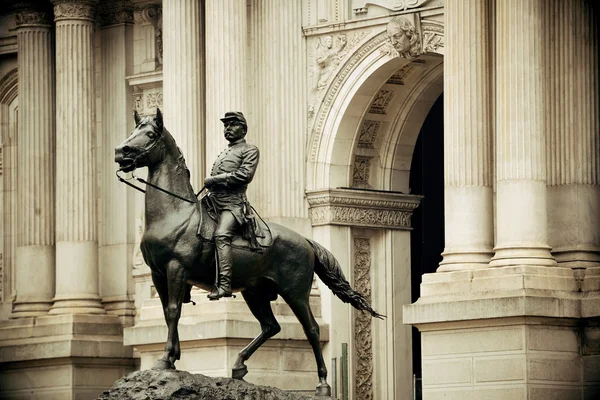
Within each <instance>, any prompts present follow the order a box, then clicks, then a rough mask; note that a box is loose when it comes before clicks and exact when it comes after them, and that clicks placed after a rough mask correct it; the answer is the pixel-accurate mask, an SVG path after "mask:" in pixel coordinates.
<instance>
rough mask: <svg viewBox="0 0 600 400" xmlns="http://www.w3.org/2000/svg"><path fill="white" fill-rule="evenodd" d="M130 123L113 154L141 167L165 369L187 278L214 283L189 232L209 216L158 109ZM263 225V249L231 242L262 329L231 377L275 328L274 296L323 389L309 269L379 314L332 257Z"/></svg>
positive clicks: (173, 356) (208, 228)
mask: <svg viewBox="0 0 600 400" xmlns="http://www.w3.org/2000/svg"><path fill="white" fill-rule="evenodd" d="M135 125H136V126H135V129H134V130H133V132H132V133H131V135H130V136H129V138H128V139H127V140H125V141H124V142H123V143H122V144H121V145H120V146H119V147H117V148H116V149H115V161H116V162H117V163H118V164H119V170H120V171H124V172H130V171H133V170H134V169H136V168H140V167H148V180H147V184H148V186H147V190H146V198H145V200H146V227H145V231H144V235H143V237H142V241H141V250H142V254H143V256H144V260H145V262H146V264H148V265H149V266H150V269H151V271H152V281H153V282H154V286H155V287H156V290H157V292H158V295H159V297H160V301H161V303H162V307H163V312H164V316H165V320H166V323H167V327H168V337H167V343H166V346H165V352H164V354H163V356H162V357H161V358H160V359H159V360H158V361H157V362H156V364H155V365H154V367H153V369H171V368H175V367H174V364H175V361H176V360H178V359H179V358H180V355H181V350H180V347H179V335H178V332H177V324H178V322H179V317H180V315H181V306H182V303H183V301H184V296H185V295H186V293H187V290H186V289H188V288H189V286H188V285H190V284H191V285H195V286H198V287H200V288H202V289H205V290H211V289H212V287H213V283H214V282H215V249H214V244H212V243H211V242H209V241H206V240H202V239H201V237H198V236H197V231H198V226H199V225H200V224H201V229H200V230H201V233H203V235H202V236H204V237H210V233H211V232H212V231H214V229H215V226H216V223H215V222H214V221H213V220H212V219H211V218H210V217H209V215H208V213H207V210H206V209H205V207H204V206H203V204H202V203H203V202H201V201H197V199H196V195H195V194H194V191H193V189H192V186H191V184H190V174H189V170H188V169H187V167H186V164H185V160H184V158H183V154H182V153H181V151H180V150H179V148H178V147H177V145H176V143H175V140H174V139H173V137H172V136H171V134H170V133H169V131H167V129H166V128H165V127H164V125H163V118H162V114H161V112H160V110H157V114H156V116H155V117H144V118H143V119H141V118H140V117H139V115H138V114H137V113H135ZM174 195H175V196H174ZM269 227H270V230H271V233H272V236H273V242H272V245H271V246H270V247H267V248H265V249H264V251H262V252H252V251H249V250H244V249H238V248H235V249H233V253H234V263H233V281H232V288H233V290H234V291H236V292H241V294H242V296H243V297H244V300H245V301H246V303H247V304H248V307H249V308H250V311H251V312H252V314H253V315H254V316H255V317H256V319H257V320H258V321H259V322H260V326H261V330H262V332H261V333H260V334H259V335H258V336H257V337H256V338H255V339H254V340H252V342H251V343H250V344H249V345H248V346H246V347H245V348H244V349H243V350H242V351H240V353H239V355H238V357H237V361H236V363H235V365H234V367H233V370H232V376H233V377H234V378H238V379H241V378H242V377H243V376H244V375H246V373H247V372H248V370H247V367H246V365H245V364H244V361H246V360H247V359H248V358H249V357H250V356H251V355H252V354H253V353H254V352H255V351H256V350H257V349H258V348H259V347H260V346H261V345H262V344H263V343H264V342H266V341H267V339H269V338H270V337H272V336H274V335H276V334H277V333H278V332H279V331H280V330H281V328H280V327H279V324H278V323H277V320H276V319H275V316H274V315H273V311H272V310H271V304H270V302H271V301H273V300H275V299H276V298H277V296H278V295H279V296H281V297H282V298H283V299H284V300H285V301H286V302H287V304H289V306H290V308H291V309H292V311H293V312H294V314H295V315H296V317H297V318H298V320H299V321H300V323H301V324H302V327H303V328H304V332H305V334H306V337H307V338H308V341H309V342H310V344H311V346H312V349H313V351H314V354H315V358H316V361H317V368H318V374H319V385H318V386H317V389H316V393H317V395H325V396H329V395H330V393H331V389H330V386H329V385H328V384H327V381H326V379H327V369H326V367H325V362H324V361H323V354H322V352H321V348H320V346H319V326H318V324H317V322H316V321H315V318H314V316H313V314H312V312H311V310H310V307H309V294H310V290H311V286H312V281H313V274H314V273H315V272H316V273H317V275H318V276H319V278H321V280H322V281H323V282H324V283H325V284H326V285H327V286H328V287H329V288H330V289H331V291H332V292H333V293H334V294H335V295H337V296H338V297H339V298H340V299H341V300H342V301H344V302H346V303H350V304H351V305H352V306H354V307H355V308H357V309H359V310H364V311H367V312H369V313H370V314H371V315H372V316H374V317H378V318H381V315H379V314H378V313H377V312H375V311H374V310H373V309H372V308H371V306H370V305H369V303H368V302H367V301H366V300H365V298H364V297H363V296H361V295H360V294H359V293H358V292H356V291H355V290H354V289H352V288H351V287H350V285H349V283H348V282H347V281H346V279H345V278H344V275H343V273H342V271H341V269H340V265H339V263H338V262H337V260H336V259H335V258H334V256H333V255H332V254H331V253H330V252H329V251H328V250H326V249H325V248H324V247H323V246H321V245H319V244H318V243H315V242H314V241H312V240H309V239H306V238H304V237H302V236H301V235H299V234H298V233H296V232H294V231H292V230H290V229H288V228H285V227H284V226H280V225H277V224H269ZM206 235H208V236H206Z"/></svg>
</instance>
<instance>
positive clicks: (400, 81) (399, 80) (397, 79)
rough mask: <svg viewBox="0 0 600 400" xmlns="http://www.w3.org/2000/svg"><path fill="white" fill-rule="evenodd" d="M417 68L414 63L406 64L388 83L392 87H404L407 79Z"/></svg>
mask: <svg viewBox="0 0 600 400" xmlns="http://www.w3.org/2000/svg"><path fill="white" fill-rule="evenodd" d="M415 69H416V67H415V65H414V64H413V63H409V64H406V65H405V66H403V67H402V68H400V69H399V70H398V71H396V73H395V74H394V75H392V76H391V77H390V79H388V80H387V83H390V84H392V85H404V82H406V79H407V78H408V77H409V76H410V75H411V74H412V73H413V72H414V71H415Z"/></svg>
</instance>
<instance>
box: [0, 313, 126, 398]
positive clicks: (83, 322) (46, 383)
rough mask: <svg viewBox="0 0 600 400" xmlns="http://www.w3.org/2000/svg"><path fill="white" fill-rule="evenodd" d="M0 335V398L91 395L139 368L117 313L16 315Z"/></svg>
mask: <svg viewBox="0 0 600 400" xmlns="http://www.w3.org/2000/svg"><path fill="white" fill-rule="evenodd" d="M0 338H2V339H0V397H1V398H3V399H23V398H31V395H32V392H33V393H35V396H36V398H37V396H39V398H44V399H56V400H59V399H60V400H62V399H93V398H96V397H97V396H98V395H99V394H100V393H102V391H103V390H105V389H106V388H108V387H110V386H112V384H113V383H114V382H115V380H117V379H119V378H120V377H121V376H123V375H125V374H128V373H129V372H131V371H134V370H135V369H136V368H137V365H136V360H135V359H133V358H132V350H131V347H127V346H123V333H122V327H121V322H120V321H119V319H118V317H116V316H108V315H77V314H70V315H53V316H43V317H37V318H20V319H18V320H14V321H11V322H5V323H3V324H2V325H1V326H0Z"/></svg>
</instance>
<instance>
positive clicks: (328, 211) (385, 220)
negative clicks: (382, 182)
mask: <svg viewBox="0 0 600 400" xmlns="http://www.w3.org/2000/svg"><path fill="white" fill-rule="evenodd" d="M307 200H308V204H309V206H310V217H311V221H312V225H313V226H319V225H345V226H361V227H370V228H387V229H410V219H411V216H412V211H413V210H414V209H415V208H416V207H417V206H418V205H419V197H418V196H412V195H404V194H399V193H381V192H377V193H365V192H364V191H356V190H352V189H329V190H319V191H314V192H308V193H307Z"/></svg>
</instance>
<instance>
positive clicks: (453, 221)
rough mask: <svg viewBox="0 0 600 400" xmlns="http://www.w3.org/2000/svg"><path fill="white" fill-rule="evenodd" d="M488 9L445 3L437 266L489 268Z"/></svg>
mask: <svg viewBox="0 0 600 400" xmlns="http://www.w3.org/2000/svg"><path fill="white" fill-rule="evenodd" d="M490 13H493V10H491V9H490V2H489V1H487V0H471V1H467V2H466V3H465V2H448V3H447V4H445V8H444V18H445V20H444V26H445V29H444V34H445V38H446V39H445V43H446V49H445V54H446V55H445V57H444V98H445V101H444V182H445V184H444V205H445V212H444V216H445V224H444V226H445V249H444V253H442V255H443V257H444V259H443V260H442V262H441V263H440V267H439V271H452V270H461V269H476V268H483V267H487V265H488V263H489V262H490V259H491V257H492V255H493V252H492V247H493V243H494V222H493V215H494V210H493V206H492V204H493V203H492V197H493V193H492V181H493V176H492V170H493V168H492V129H493V118H492V116H493V109H492V101H491V100H492V98H491V97H492V96H491V95H492V91H491V86H492V75H491V71H492V59H491V52H492V47H491V40H490V36H492V35H491V34H490V30H491V29H492V28H493V26H492V27H490ZM492 37H493V36H492ZM465 82H469V84H465Z"/></svg>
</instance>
